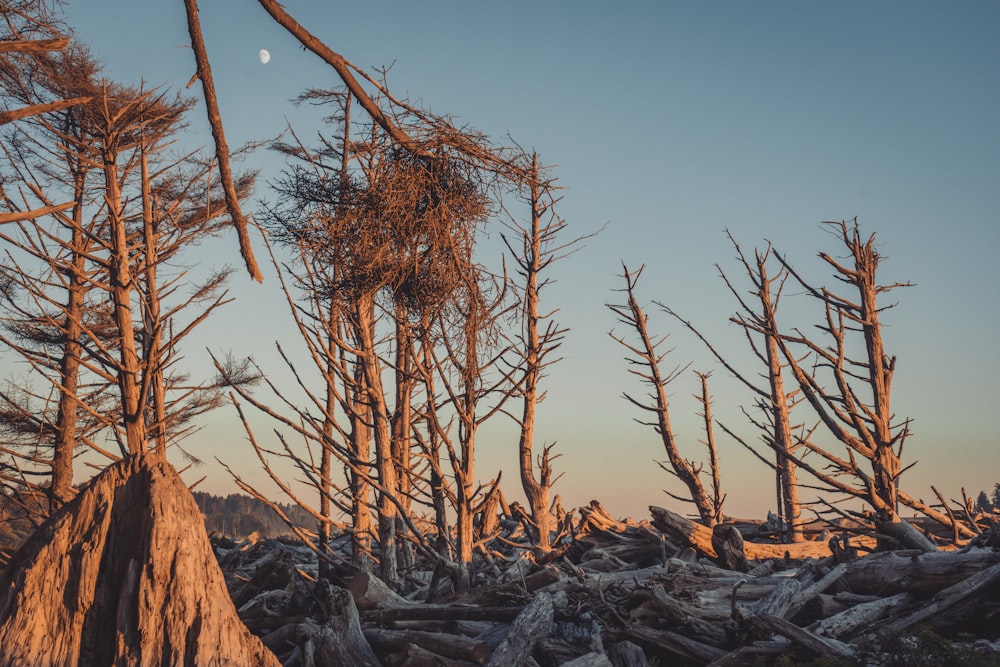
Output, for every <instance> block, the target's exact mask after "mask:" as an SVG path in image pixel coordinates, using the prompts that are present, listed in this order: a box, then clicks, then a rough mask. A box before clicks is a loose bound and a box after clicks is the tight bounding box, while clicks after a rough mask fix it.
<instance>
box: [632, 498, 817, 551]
mask: <svg viewBox="0 0 1000 667" xmlns="http://www.w3.org/2000/svg"><path fill="white" fill-rule="evenodd" d="M649 511H650V513H651V514H652V515H653V526H654V527H655V528H657V529H658V530H662V531H663V532H665V533H667V534H668V535H670V536H671V537H673V538H674V539H677V540H680V541H681V542H683V543H684V544H685V545H687V546H690V547H692V548H693V549H695V550H696V551H698V552H699V553H701V554H703V555H705V556H707V557H708V558H711V559H712V560H716V559H718V558H719V554H718V552H716V550H715V547H714V546H713V544H712V529H711V528H707V527H705V526H703V525H701V524H699V523H695V522H694V521H691V520H690V519H687V518H685V517H683V516H681V515H680V514H676V513H674V512H671V511H670V510H668V509H664V508H662V507H656V506H655V505H650V507H649ZM743 553H744V557H745V558H746V560H767V559H769V558H777V559H781V558H791V559H792V560H804V559H806V558H826V557H827V556H829V555H830V553H831V552H830V547H829V545H827V544H825V543H823V542H793V543H791V544H760V543H757V542H746V541H744V542H743Z"/></svg>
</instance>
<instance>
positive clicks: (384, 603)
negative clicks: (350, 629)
mask: <svg viewBox="0 0 1000 667" xmlns="http://www.w3.org/2000/svg"><path fill="white" fill-rule="evenodd" d="M347 588H348V590H350V591H351V595H353V596H354V602H355V604H356V605H357V606H358V609H359V610H366V609H374V608H376V607H381V608H392V607H407V606H411V605H414V604H416V603H414V602H412V601H411V600H407V599H406V598H404V597H403V596H402V595H400V594H399V593H397V592H396V591H394V590H392V589H391V588H389V585H388V584H386V583H385V582H384V581H382V580H381V579H379V578H378V577H376V576H375V575H374V574H371V573H370V572H359V573H358V574H356V575H354V576H353V577H351V581H350V582H349V583H348V585H347Z"/></svg>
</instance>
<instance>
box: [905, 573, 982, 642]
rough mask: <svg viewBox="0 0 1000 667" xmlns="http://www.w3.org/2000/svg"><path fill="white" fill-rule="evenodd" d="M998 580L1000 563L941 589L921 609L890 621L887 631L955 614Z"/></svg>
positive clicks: (974, 600)
mask: <svg viewBox="0 0 1000 667" xmlns="http://www.w3.org/2000/svg"><path fill="white" fill-rule="evenodd" d="M997 581H1000V563H998V564H996V565H993V566H991V567H988V568H986V569H985V570H983V571H981V572H977V573H976V574H974V575H972V576H971V577H969V578H968V579H966V580H965V581H961V582H959V583H957V584H955V585H953V586H949V587H948V588H946V589H944V590H942V591H940V592H939V593H937V594H936V595H935V596H934V597H933V598H931V600H930V602H928V603H927V604H926V605H924V606H922V607H921V608H920V609H917V610H916V611H914V612H912V613H909V614H906V615H905V616H903V617H902V618H899V619H896V620H894V621H892V622H891V623H889V624H888V625H887V626H886V627H885V631H887V632H889V633H902V632H906V631H908V630H910V629H911V628H913V627H915V626H917V625H920V624H924V623H927V622H929V621H931V620H932V619H934V618H936V617H939V616H943V615H944V614H954V613H955V612H956V611H957V610H958V609H959V608H963V607H966V606H969V605H972V604H974V603H975V602H976V601H977V598H978V597H979V596H980V595H981V594H982V593H983V591H984V590H986V589H988V588H989V587H991V586H992V585H993V584H995V583H996V582H997Z"/></svg>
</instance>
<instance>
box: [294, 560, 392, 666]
mask: <svg viewBox="0 0 1000 667" xmlns="http://www.w3.org/2000/svg"><path fill="white" fill-rule="evenodd" d="M313 597H314V599H315V600H316V602H317V605H318V607H319V612H320V613H319V618H320V620H321V621H322V622H314V621H312V620H307V621H305V622H304V623H300V624H299V625H298V626H297V628H296V637H297V639H298V642H299V644H300V645H301V646H302V647H303V654H304V656H303V657H304V660H305V664H315V665H317V666H318V667H322V666H323V665H357V666H358V667H381V662H380V661H379V659H378V658H377V657H375V652H374V651H373V650H372V648H371V645H369V643H368V640H367V639H366V638H365V635H364V633H363V632H362V630H361V620H360V618H359V616H358V609H357V607H356V606H355V605H354V599H353V598H352V597H351V592H350V591H348V590H347V589H345V588H337V587H335V586H333V585H332V584H331V583H330V582H329V581H327V580H326V579H320V580H319V581H317V582H316V584H315V586H314V588H313ZM310 660H311V661H313V662H312V663H310Z"/></svg>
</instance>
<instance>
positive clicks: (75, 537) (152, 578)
mask: <svg viewBox="0 0 1000 667" xmlns="http://www.w3.org/2000/svg"><path fill="white" fill-rule="evenodd" d="M153 664H156V665H163V666H171V667H173V666H190V665H199V666H207V665H219V666H221V665H262V666H265V667H278V666H279V663H278V660H277V658H276V657H275V656H274V654H273V653H271V652H270V651H268V650H267V649H266V648H265V647H264V645H263V644H262V643H261V641H260V640H259V639H258V638H257V637H255V636H254V635H253V634H251V633H250V631H249V630H247V628H246V627H245V626H244V625H243V624H242V623H241V622H240V620H239V617H238V616H237V613H236V608H235V607H234V605H233V602H232V600H231V599H230V597H229V593H228V591H227V590H226V585H225V582H224V580H223V576H222V572H221V570H220V569H219V566H218V563H217V562H216V559H215V556H214V554H213V553H212V549H211V546H210V544H209V541H208V535H207V534H206V533H205V527H204V522H203V518H202V515H201V512H200V511H199V510H198V506H197V505H196V504H195V501H194V498H193V497H192V495H191V493H190V491H189V490H188V488H187V486H185V484H184V482H183V481H182V480H181V478H180V476H179V475H178V474H177V471H176V470H174V468H173V467H172V466H171V465H170V464H169V463H167V462H166V461H165V460H164V459H163V458H161V457H159V456H158V455H156V454H152V453H145V454H139V455H135V456H132V457H129V458H128V459H125V460H123V461H120V462H118V463H116V464H114V465H112V466H110V467H108V468H107V469H106V470H104V471H103V472H102V473H101V474H100V475H98V476H97V477H95V478H94V479H93V480H92V481H91V482H90V483H89V484H88V486H87V487H86V488H85V489H84V490H83V491H82V492H80V493H79V494H78V495H77V497H76V498H74V499H73V500H72V501H71V502H70V503H67V504H66V505H64V506H63V507H62V508H60V509H59V510H58V511H56V512H55V513H54V514H53V515H52V516H51V517H50V518H49V519H48V520H47V521H46V522H45V523H44V524H42V526H40V527H39V528H38V530H37V531H35V533H34V534H33V535H32V536H31V537H30V538H28V540H27V542H25V544H24V545H23V546H22V547H21V549H20V550H19V551H18V552H17V554H15V556H14V558H13V559H12V560H11V562H10V565H9V567H8V568H7V570H6V571H5V572H4V573H3V576H2V577H0V667H13V666H14V665H34V666H36V667H48V666H55V665H60V666H61V665H101V666H106V665H116V666H118V665H120V666H133V665H134V666H138V665H153Z"/></svg>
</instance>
